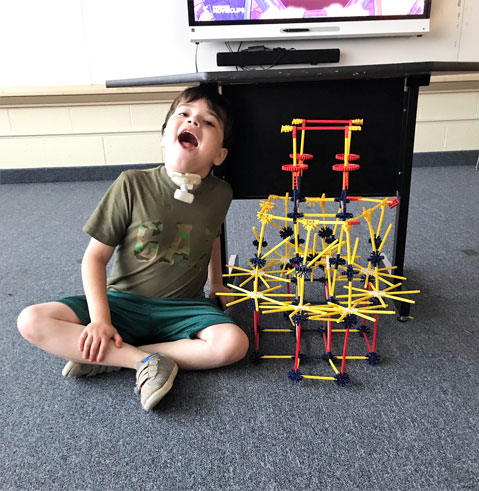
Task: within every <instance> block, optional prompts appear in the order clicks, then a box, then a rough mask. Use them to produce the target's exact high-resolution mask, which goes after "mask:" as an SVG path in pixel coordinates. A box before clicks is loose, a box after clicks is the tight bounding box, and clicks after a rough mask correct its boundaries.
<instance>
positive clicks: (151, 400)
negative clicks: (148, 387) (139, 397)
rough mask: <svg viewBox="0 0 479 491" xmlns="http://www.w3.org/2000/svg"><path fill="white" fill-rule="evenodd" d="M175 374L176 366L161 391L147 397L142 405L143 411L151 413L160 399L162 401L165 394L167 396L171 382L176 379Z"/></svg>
mask: <svg viewBox="0 0 479 491" xmlns="http://www.w3.org/2000/svg"><path fill="white" fill-rule="evenodd" d="M177 373H178V365H175V367H174V368H173V370H172V371H171V374H170V376H169V378H168V380H167V381H166V382H165V384H164V385H163V387H162V388H161V389H158V390H157V391H156V392H153V394H151V396H150V397H148V399H147V400H146V401H145V403H144V404H143V409H144V410H145V411H151V410H152V409H153V408H154V407H155V406H156V405H157V404H158V403H159V402H160V401H161V399H163V397H165V396H166V394H168V392H169V391H170V390H171V388H172V387H173V382H174V380H175V378H176V374H177Z"/></svg>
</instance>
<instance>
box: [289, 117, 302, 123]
mask: <svg viewBox="0 0 479 491" xmlns="http://www.w3.org/2000/svg"><path fill="white" fill-rule="evenodd" d="M303 121H304V120H303V119H299V118H296V119H293V121H291V124H303Z"/></svg>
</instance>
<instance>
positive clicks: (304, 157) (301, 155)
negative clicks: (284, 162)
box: [289, 153, 313, 160]
mask: <svg viewBox="0 0 479 491" xmlns="http://www.w3.org/2000/svg"><path fill="white" fill-rule="evenodd" d="M289 156H290V158H292V159H294V154H292V153H290V154H289ZM296 158H297V159H298V160H310V159H312V158H313V155H312V154H310V153H297V154H296Z"/></svg>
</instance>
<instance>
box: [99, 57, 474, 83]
mask: <svg viewBox="0 0 479 491" xmlns="http://www.w3.org/2000/svg"><path fill="white" fill-rule="evenodd" d="M451 72H457V73H460V72H479V62H449V61H429V62H415V63H394V64H386V65H358V66H328V67H319V68H318V67H314V68H288V69H281V68H278V69H274V70H262V69H257V70H246V71H243V70H240V71H236V70H234V71H218V72H198V73H185V74H179V75H163V76H159V77H143V78H131V79H121V80H107V81H106V86H107V87H110V88H114V87H138V86H146V85H185V84H186V85H190V84H192V85H195V84H207V83H210V84H222V85H232V84H248V83H275V82H281V83H284V82H304V81H312V80H344V79H369V78H396V77H411V76H422V75H430V74H433V73H434V74H441V73H443V74H444V73H451Z"/></svg>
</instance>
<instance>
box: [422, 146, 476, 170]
mask: <svg viewBox="0 0 479 491" xmlns="http://www.w3.org/2000/svg"><path fill="white" fill-rule="evenodd" d="M478 158H479V150H453V151H449V152H417V153H415V154H414V156H413V160H412V165H413V167H444V166H448V165H476V163H477V159H478Z"/></svg>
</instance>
